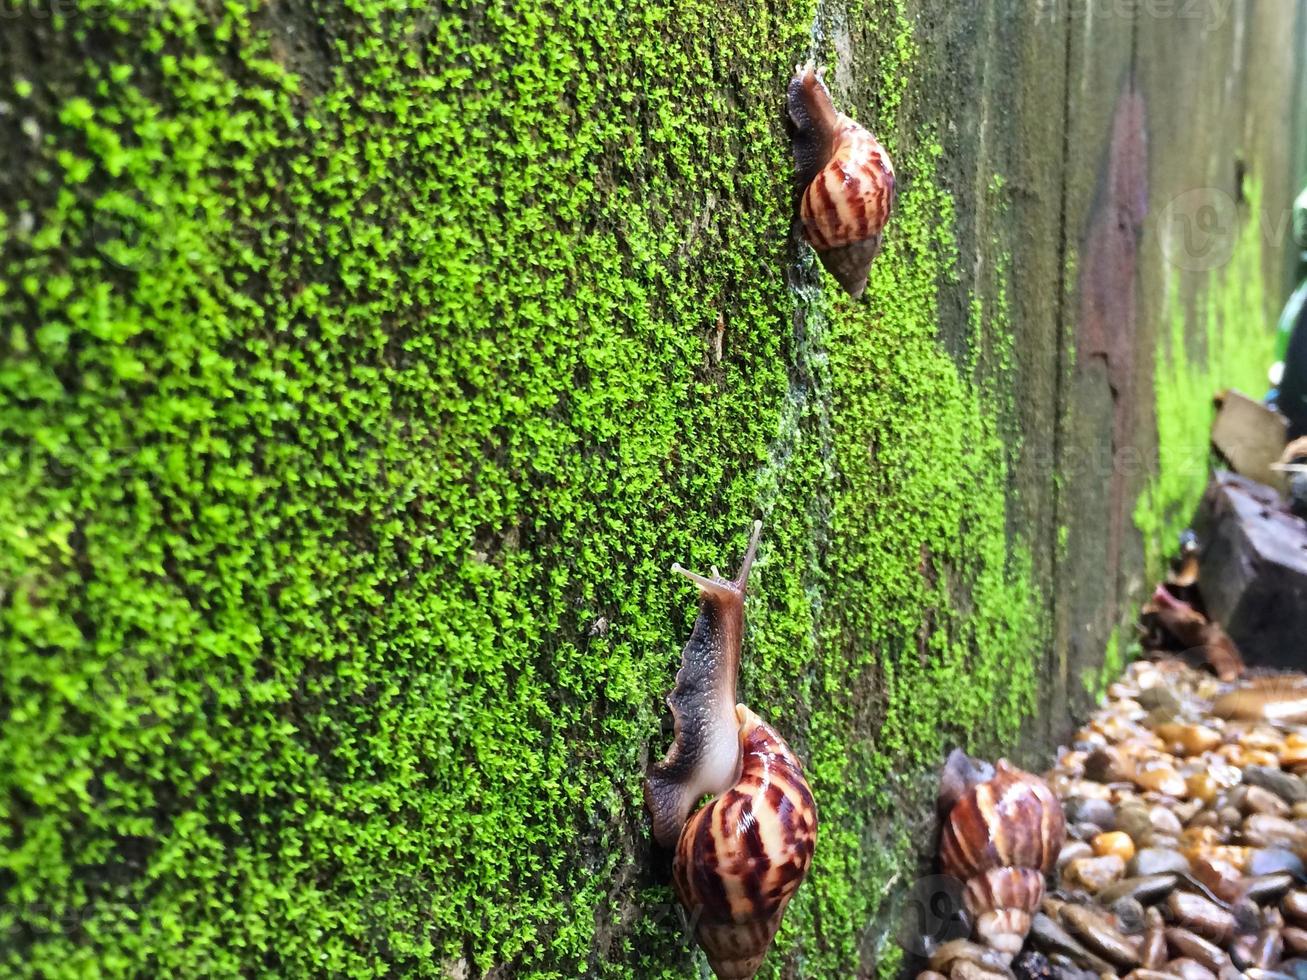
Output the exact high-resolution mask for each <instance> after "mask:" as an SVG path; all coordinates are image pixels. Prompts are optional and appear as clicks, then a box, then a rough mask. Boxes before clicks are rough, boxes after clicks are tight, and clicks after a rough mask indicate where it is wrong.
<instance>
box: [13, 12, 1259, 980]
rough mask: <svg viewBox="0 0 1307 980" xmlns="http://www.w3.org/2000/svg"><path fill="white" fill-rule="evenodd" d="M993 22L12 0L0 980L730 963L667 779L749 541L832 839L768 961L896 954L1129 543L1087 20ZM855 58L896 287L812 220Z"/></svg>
mask: <svg viewBox="0 0 1307 980" xmlns="http://www.w3.org/2000/svg"><path fill="white" fill-rule="evenodd" d="M965 6H966V5H954V4H948V3H944V2H943V0H940V2H923V3H908V2H906V0H868V2H865V3H849V4H842V3H823V4H820V5H819V4H815V3H812V4H805V5H800V6H797V7H796V6H786V5H775V6H765V5H757V4H746V3H740V4H718V3H710V2H697V0H688V2H677V3H664V4H658V3H653V4H648V3H643V4H639V5H633V6H632V5H613V4H607V3H600V4H588V3H587V2H585V0H568V2H566V3H558V4H552V3H551V4H537V3H530V4H493V3H492V4H483V3H463V2H454V3H448V4H443V5H438V6H435V7H431V8H419V7H415V6H414V5H411V4H404V3H384V2H375V0H356V2H352V3H349V4H344V5H340V6H332V7H330V8H323V9H318V8H317V7H315V6H311V5H309V4H304V3H295V2H283V3H278V4H271V5H265V4H258V3H246V2H244V0H231V2H228V3H225V4H217V3H182V2H178V3H172V4H169V5H167V6H166V8H162V7H160V6H159V5H154V4H147V3H117V2H113V3H110V2H107V0H100V2H97V0H90V2H88V3H81V4H75V3H72V2H71V0H70V2H69V3H67V4H59V5H57V6H54V7H38V6H36V5H35V4H34V3H33V4H32V5H31V6H28V7H24V8H21V9H17V8H15V9H14V10H13V11H12V13H13V16H11V17H9V18H8V19H7V20H6V21H5V23H4V25H3V33H0V137H2V138H0V268H2V273H0V350H3V358H0V433H2V434H3V438H2V439H0V529H2V533H3V547H0V719H3V727H2V728H0V759H3V760H4V763H3V764H0V892H3V898H0V936H3V937H4V940H5V941H4V942H2V943H0V972H3V973H4V974H6V975H13V976H31V977H36V976H42V977H45V976H92V975H108V976H141V975H157V976H228V975H236V974H249V975H269V976H350V977H362V976H383V975H425V976H448V977H481V976H494V977H509V976H512V977H533V978H546V977H558V978H563V977H575V976H597V977H598V976H602V977H639V978H653V977H678V976H685V975H687V974H690V973H692V972H693V971H694V970H697V969H698V970H701V969H702V968H703V964H702V957H701V955H700V954H698V953H696V952H694V951H693V950H692V948H691V946H689V945H688V944H687V943H686V940H685V937H684V934H683V929H682V926H681V923H680V920H679V918H678V915H677V912H676V910H675V906H674V904H673V903H672V898H671V893H670V889H669V888H668V887H667V880H666V866H665V859H662V858H660V857H659V856H658V855H657V854H655V853H653V852H652V850H651V847H650V843H649V840H648V822H647V818H646V816H645V814H644V812H643V808H642V805H641V797H640V782H641V776H642V772H643V770H644V768H645V766H646V765H647V763H648V762H649V760H650V759H651V758H656V757H658V756H660V755H661V754H662V752H663V751H664V750H665V748H666V745H667V741H668V737H669V736H668V732H667V722H668V719H667V717H666V716H667V712H666V709H665V706H664V704H663V701H662V699H663V697H664V696H665V694H666V693H667V691H668V689H669V687H670V685H671V682H672V677H673V674H674V672H675V668H676V664H677V661H678V657H679V651H680V647H681V645H682V643H683V642H684V639H685V637H686V636H687V635H688V632H689V628H690V624H691V622H692V620H693V617H694V614H695V598H694V595H693V593H692V590H690V589H688V588H686V587H685V585H684V583H682V582H680V581H679V580H677V579H675V578H673V577H672V576H671V575H670V574H669V573H668V567H669V566H670V564H671V562H672V561H674V560H679V561H681V562H683V563H685V564H687V565H689V566H691V567H698V568H703V567H706V566H708V565H711V564H714V563H715V564H718V565H721V566H723V567H731V566H733V565H734V563H735V562H736V561H737V560H738V556H739V554H740V552H741V550H742V548H743V544H744V538H745V533H746V529H747V527H748V525H749V523H750V522H751V521H752V520H753V519H754V518H755V517H761V518H762V519H763V520H764V522H765V531H764V540H763V547H762V552H761V559H760V563H759V566H758V567H757V570H756V571H755V579H754V581H753V582H752V583H751V590H750V599H749V607H748V626H747V637H746V642H745V659H744V666H743V677H742V695H743V698H744V699H745V700H747V701H748V702H749V703H750V705H751V706H752V707H753V708H754V709H755V710H757V711H759V712H760V713H761V714H762V715H763V716H764V717H766V718H768V719H770V720H771V721H772V722H773V723H774V724H776V725H777V727H778V728H780V729H781V731H782V732H783V733H784V734H785V735H786V736H787V738H789V740H790V741H791V743H792V744H793V746H794V747H795V748H796V749H797V750H798V752H799V753H800V754H801V756H802V757H803V758H804V760H805V762H806V764H807V766H808V769H809V774H810V778H811V782H812V786H813V790H814V793H815V795H816V798H817V800H818V804H819V808H820V814H821V831H820V841H819V845H818V849H817V855H816V861H815V865H814V868H813V872H812V875H811V878H810V880H809V882H808V883H807V884H806V885H805V886H804V888H803V889H802V890H801V891H800V893H799V897H798V898H797V900H796V902H795V903H794V905H793V906H792V907H791V910H790V912H789V913H788V915H787V918H786V921H785V925H784V928H783V930H782V933H781V935H780V937H779V938H778V940H777V944H776V947H775V950H774V952H773V954H772V955H771V957H770V958H769V961H768V964H767V966H766V967H765V969H764V975H765V976H769V977H770V976H782V975H783V976H790V977H836V976H850V975H858V976H869V975H873V974H875V973H877V972H879V973H881V974H883V975H889V974H891V973H893V972H894V971H895V970H896V969H897V967H898V965H899V963H900V962H901V958H902V957H901V953H899V952H898V950H897V948H896V947H895V946H894V945H893V943H892V941H890V940H887V938H886V937H887V932H888V930H889V928H890V926H891V925H892V921H893V916H894V912H895V908H896V905H897V903H898V902H899V900H900V899H901V898H902V895H903V893H904V892H905V890H906V886H907V884H908V883H909V882H910V881H911V879H912V877H913V875H914V874H915V870H916V868H917V866H918V864H917V862H918V860H919V858H920V856H921V854H922V853H923V845H925V844H926V842H927V840H928V839H929V833H930V829H929V817H928V814H929V809H930V807H929V802H930V797H931V795H932V793H933V788H932V775H931V773H932V770H933V769H934V767H935V766H936V765H937V763H938V761H939V760H940V759H941V758H942V755H943V751H944V749H945V748H946V747H947V746H949V745H952V744H957V743H960V744H964V745H966V746H968V747H971V748H974V749H976V750H979V751H994V750H997V749H998V748H999V747H1000V746H1006V747H1008V748H1011V747H1012V746H1013V745H1014V742H1015V740H1017V739H1018V738H1020V739H1021V742H1020V745H1021V748H1019V749H1018V752H1019V753H1020V754H1022V755H1028V756H1029V757H1031V758H1035V757H1036V756H1035V753H1036V750H1037V746H1038V745H1039V744H1040V743H1041V741H1042V740H1044V739H1046V738H1047V736H1048V735H1049V733H1051V732H1056V731H1061V730H1063V729H1064V728H1065V727H1066V726H1067V725H1069V724H1070V717H1069V715H1068V714H1067V711H1066V705H1067V704H1069V703H1070V702H1071V701H1073V700H1074V699H1075V698H1077V697H1083V692H1082V691H1081V690H1080V687H1079V683H1078V681H1077V680H1075V678H1077V677H1079V671H1078V670H1071V669H1069V667H1068V654H1067V653H1066V650H1065V644H1064V643H1063V642H1062V641H1061V640H1060V639H1059V637H1060V636H1061V632H1062V629H1063V625H1064V622H1065V618H1064V617H1063V616H1061V614H1060V613H1059V605H1058V603H1059V600H1058V598H1057V595H1056V594H1055V593H1054V592H1053V590H1050V589H1049V588H1047V583H1049V582H1053V581H1056V580H1058V578H1057V576H1058V569H1059V568H1060V567H1062V565H1063V564H1065V561H1064V559H1065V557H1066V556H1065V553H1064V551H1062V550H1059V544H1060V543H1062V542H1065V540H1066V533H1065V532H1063V533H1060V534H1059V533H1058V532H1059V529H1062V528H1068V529H1070V530H1071V531H1072V532H1075V533H1080V532H1083V533H1085V534H1089V535H1093V534H1094V533H1096V532H1095V530H1094V528H1093V527H1092V526H1089V522H1087V521H1084V520H1083V519H1082V518H1081V517H1080V516H1079V515H1077V514H1075V513H1074V512H1071V513H1068V512H1067V510H1066V509H1065V508H1064V507H1060V506H1059V502H1058V501H1059V496H1058V495H1059V486H1060V483H1059V480H1058V478H1057V474H1058V470H1059V462H1058V438H1057V433H1058V432H1059V431H1060V429H1061V427H1062V425H1063V422H1062V416H1063V405H1064V403H1065V400H1064V399H1062V398H1061V396H1060V394H1059V392H1060V391H1061V387H1062V384H1063V379H1064V378H1065V377H1067V376H1068V375H1069V373H1070V372H1072V371H1074V370H1075V368H1074V366H1073V365H1069V364H1067V363H1066V351H1067V349H1068V345H1067V342H1066V338H1067V337H1068V336H1069V334H1070V332H1071V331H1072V330H1073V329H1074V322H1073V312H1072V311H1073V305H1071V304H1067V303H1065V302H1064V297H1065V296H1068V295H1072V294H1074V291H1075V284H1074V281H1073V280H1072V277H1070V276H1068V272H1067V270H1068V269H1071V268H1073V261H1072V260H1073V256H1074V251H1075V243H1076V241H1077V240H1078V239H1079V236H1080V235H1081V234H1082V229H1081V228H1080V226H1079V224H1078V223H1077V222H1076V221H1075V220H1073V218H1069V217H1068V210H1067V208H1066V207H1065V201H1064V197H1066V193H1065V191H1064V187H1065V186H1066V184H1067V174H1070V173H1072V172H1074V173H1076V174H1083V173H1089V172H1096V170H1097V168H1098V167H1099V165H1100V161H1099V160H1098V159H1097V156H1096V155H1095V154H1086V155H1085V159H1084V160H1081V159H1080V158H1079V156H1069V155H1065V152H1066V145H1065V144H1066V141H1065V139H1064V136H1065V133H1066V132H1067V130H1068V126H1069V119H1070V115H1069V109H1068V107H1069V106H1070V105H1071V104H1072V89H1073V86H1072V84H1071V82H1070V81H1069V78H1070V68H1069V65H1070V64H1071V62H1070V61H1069V60H1068V55H1069V52H1070V49H1071V41H1070V39H1072V38H1075V37H1080V36H1081V35H1086V36H1087V31H1088V27H1087V26H1086V24H1085V22H1084V21H1083V20H1082V19H1080V18H1078V17H1077V16H1075V11H1074V10H1058V9H1055V8H1054V7H1050V6H1048V5H1042V4H1041V5H1036V6H1037V7H1039V9H1038V10H1033V9H1030V8H1029V7H1028V6H1027V5H1022V4H1018V3H1009V4H993V5H988V6H987V7H985V8H984V9H979V8H978V9H975V10H971V9H960V8H961V7H965ZM1195 43H1199V42H1195ZM1201 43H1206V42H1205V41H1204V42H1201ZM809 56H816V57H818V58H820V59H821V60H823V61H825V62H826V63H828V64H830V65H831V66H832V69H831V78H832V83H833V87H834V89H835V92H836V96H837V99H838V100H839V101H840V104H841V105H842V107H844V108H845V109H846V111H849V112H851V113H852V114H853V115H855V116H857V117H858V118H860V119H862V120H864V121H866V122H868V123H869V124H871V125H872V126H873V127H874V128H875V129H876V130H877V132H878V133H879V135H880V136H881V137H882V139H883V140H884V141H885V143H886V145H887V146H888V148H889V150H890V152H891V154H892V155H893V156H894V159H895V161H896V165H897V169H898V172H899V175H900V182H901V183H900V198H899V206H898V211H897V213H896V215H895V217H894V219H893V223H892V224H891V226H890V230H889V233H888V235H887V241H886V247H885V251H884V252H883V254H882V255H881V257H880V258H879V259H878V260H877V263H876V266H875V268H874V270H873V276H872V281H871V284H870V287H869V289H868V294H867V296H866V297H865V298H864V300H863V301H862V302H860V303H853V302H851V301H849V300H847V299H846V298H844V297H842V296H841V295H839V294H838V293H836V292H835V291H833V290H832V289H831V283H830V280H829V279H827V278H826V277H825V276H824V274H823V273H822V272H821V271H820V269H819V267H818V266H817V265H816V263H815V261H814V258H813V255H812V253H811V252H810V251H809V250H808V249H807V248H806V246H801V245H800V244H799V243H798V242H797V241H796V240H795V238H794V236H793V232H792V228H791V216H792V212H791V208H792V189H791V187H790V186H789V179H788V178H789V171H790V160H789V156H788V146H787V143H786V139H785V131H784V127H783V124H782V117H781V103H782V96H783V91H784V86H785V83H786V81H787V79H788V77H789V74H790V72H791V70H792V68H793V65H794V63H795V62H796V61H799V60H803V59H805V58H807V57H809ZM1101 138H1103V139H1105V138H1106V137H1105V136H1103V137H1101ZM1091 157H1092V159H1091ZM1276 193H1278V191H1276ZM1269 194H1270V192H1269V191H1268V196H1269ZM1091 422H1092V420H1091ZM1098 422H1099V423H1103V420H1102V419H1099V420H1098ZM1105 424H1109V425H1110V419H1108V420H1107V422H1106V423H1105ZM1082 525H1084V526H1082ZM1097 533H1100V534H1101V533H1102V529H1099V530H1098V532H1097ZM1105 639H1106V636H1105V635H1102V636H1101V637H1100V645H1099V647H1098V649H1097V650H1095V651H1091V652H1090V653H1088V654H1086V655H1084V657H1083V663H1082V665H1088V664H1096V663H1097V662H1098V660H1099V659H1101V656H1102V646H1101V643H1102V642H1103V641H1105ZM1072 659H1073V660H1074V657H1073V658H1072ZM1037 706H1042V711H1040V712H1037V711H1036V709H1037Z"/></svg>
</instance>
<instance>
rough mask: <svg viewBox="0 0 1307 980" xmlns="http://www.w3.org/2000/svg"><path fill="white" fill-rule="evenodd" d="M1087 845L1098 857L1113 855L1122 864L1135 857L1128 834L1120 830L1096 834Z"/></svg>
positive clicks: (1132, 843) (1133, 845)
mask: <svg viewBox="0 0 1307 980" xmlns="http://www.w3.org/2000/svg"><path fill="white" fill-rule="evenodd" d="M1089 845H1090V847H1092V848H1093V849H1094V853H1095V854H1097V855H1098V856H1099V857H1104V856H1106V855H1108V854H1115V855H1116V856H1117V857H1119V858H1120V859H1121V860H1122V861H1123V862H1128V861H1129V860H1130V859H1131V858H1132V857H1134V856H1135V842H1134V841H1133V840H1131V839H1130V835H1129V834H1127V833H1124V832H1122V831H1120V830H1113V831H1109V832H1108V833H1104V834H1098V835H1097V836H1096V837H1094V839H1093V840H1091V841H1090V842H1089Z"/></svg>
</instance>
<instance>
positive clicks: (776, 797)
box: [645, 521, 817, 980]
mask: <svg viewBox="0 0 1307 980" xmlns="http://www.w3.org/2000/svg"><path fill="white" fill-rule="evenodd" d="M761 533H762V522H761V521H757V522H755V523H754V525H753V536H752V538H751V540H750V542H749V548H748V551H747V552H746V553H745V556H744V561H743V563H742V564H741V567H740V572H739V574H738V575H737V576H736V577H735V578H734V579H731V580H728V579H724V578H722V577H721V576H720V575H719V574H718V573H717V570H716V569H715V568H714V569H713V573H712V576H711V577H705V576H702V575H696V574H694V573H693V572H689V571H687V570H686V569H684V568H682V567H681V566H680V565H673V566H672V570H673V571H675V572H677V573H678V574H681V575H684V576H686V577H687V578H688V579H690V580H691V581H692V582H694V583H695V584H696V585H697V586H698V587H699V591H700V595H701V603H700V607H699V615H698V618H697V619H696V620H695V623H694V630H693V631H692V633H691V634H690V640H689V642H688V643H686V645H685V649H684V651H683V652H682V654H681V669H680V671H679V672H678V673H677V675H676V688H675V690H673V691H672V693H671V694H670V695H669V696H668V698H667V704H668V706H669V707H670V708H671V709H672V717H673V720H674V722H675V741H674V743H673V744H672V747H671V748H670V749H669V750H668V752H667V755H666V757H665V758H664V759H663V760H662V761H661V762H658V763H655V764H654V765H653V766H652V767H651V768H650V771H649V774H648V777H647V778H646V780H645V804H646V806H647V807H648V808H649V812H650V815H651V817H652V820H653V835H654V839H655V840H656V841H657V842H658V843H659V844H660V845H661V846H663V847H664V848H666V849H669V850H673V851H674V857H673V861H672V884H673V887H674V888H675V891H676V895H677V898H678V899H679V900H680V902H681V904H682V905H683V906H684V907H685V910H686V912H687V913H688V915H689V917H690V921H691V922H693V923H694V926H695V937H696V938H697V939H698V941H699V945H700V946H701V947H702V948H703V950H704V952H705V953H706V954H707V956H708V963H709V965H710V966H711V967H712V969H713V972H714V973H715V974H716V975H717V976H718V977H719V978H721V980H748V978H751V977H753V975H754V974H755V973H757V971H758V968H759V966H761V964H762V960H763V957H764V956H766V954H767V949H768V948H769V947H770V946H771V941H772V938H773V937H774V936H775V935H776V930H777V929H778V928H779V926H780V923H781V917H782V916H783V915H784V913H785V907H786V905H788V904H789V901H790V899H791V898H793V897H794V893H795V892H796V891H797V890H798V888H799V885H800V884H802V882H803V879H804V877H805V876H806V875H807V873H808V868H809V866H810V865H811V863H812V854H813V850H814V848H815V847H816V843H817V809H816V804H815V803H814V802H813V798H812V792H811V791H810V790H809V789H808V784H807V782H806V780H805V779H804V776H803V767H802V765H801V764H800V762H799V760H798V758H797V757H796V756H795V754H794V752H793V751H792V750H791V749H790V747H789V746H788V745H786V743H785V740H784V739H783V738H781V736H780V735H779V734H778V733H777V732H776V730H775V729H774V728H772V727H771V726H770V725H768V724H767V723H766V722H764V721H763V720H762V719H761V718H759V717H758V716H757V715H756V714H755V713H754V712H753V711H751V710H750V709H749V708H748V707H746V706H745V705H743V704H737V703H736V701H735V687H736V678H737V676H738V673H739V666H740V641H741V639H742V637H743V633H744V594H745V587H746V584H747V582H748V578H749V569H750V567H751V566H752V564H753V559H754V556H755V555H756V554H757V550H758V539H759V536H760V535H761ZM705 794H713V796H714V798H713V799H712V800H711V801H709V802H708V803H707V804H705V805H704V806H703V807H702V808H701V809H700V810H699V811H698V812H697V813H695V814H694V815H693V816H692V817H691V816H690V809H691V808H692V807H693V806H694V804H695V802H696V801H697V800H698V799H699V798H700V797H701V796H703V795H705Z"/></svg>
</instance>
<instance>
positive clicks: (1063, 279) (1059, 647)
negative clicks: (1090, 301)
mask: <svg viewBox="0 0 1307 980" xmlns="http://www.w3.org/2000/svg"><path fill="white" fill-rule="evenodd" d="M1074 23H1075V20H1074V18H1072V17H1067V18H1066V39H1065V42H1064V44H1063V56H1062V163H1061V171H1060V172H1061V175H1062V195H1061V197H1062V200H1061V202H1060V204H1059V211H1060V213H1059V215H1058V254H1057V310H1056V314H1055V317H1056V319H1055V321H1054V322H1055V323H1056V326H1057V345H1056V349H1055V351H1054V355H1053V356H1054V360H1055V362H1056V363H1055V368H1054V376H1053V404H1054V410H1055V411H1056V413H1057V414H1056V419H1055V421H1054V424H1053V476H1054V479H1053V548H1052V550H1053V561H1052V566H1051V571H1052V581H1053V583H1054V588H1052V589H1050V590H1049V593H1048V616H1049V623H1050V625H1051V628H1052V630H1053V643H1052V644H1050V649H1051V650H1052V652H1053V660H1052V662H1051V663H1050V664H1049V668H1050V669H1051V670H1052V671H1054V672H1056V670H1057V660H1058V658H1059V655H1060V654H1061V653H1065V652H1066V651H1065V650H1064V648H1063V644H1064V643H1066V642H1068V641H1069V637H1067V636H1060V635H1059V634H1060V633H1061V632H1062V631H1061V630H1060V628H1059V618H1058V613H1059V609H1058V591H1059V590H1058V588H1057V586H1058V585H1060V584H1061V577H1062V547H1061V544H1060V541H1061V528H1062V520H1063V513H1064V511H1065V506H1066V501H1065V500H1064V493H1065V490H1064V489H1063V487H1062V485H1061V482H1060V481H1059V480H1057V479H1056V477H1057V474H1058V472H1060V470H1061V467H1062V452H1063V446H1064V443H1065V435H1066V424H1067V412H1068V410H1069V406H1068V405H1067V392H1066V371H1067V344H1068V343H1069V342H1070V338H1071V329H1072V325H1071V324H1070V323H1069V322H1068V320H1067V302H1066V299H1067V290H1068V288H1069V286H1070V284H1069V283H1068V282H1067V276H1066V263H1067V250H1068V248H1069V236H1070V229H1069V228H1068V218H1067V211H1068V208H1069V198H1070V194H1071V188H1070V181H1069V180H1068V177H1067V175H1068V173H1069V169H1070V161H1071V89H1072V79H1071V48H1072V32H1073V30H1074ZM1058 680H1059V678H1057V677H1053V678H1050V681H1051V682H1052V683H1051V684H1050V687H1051V688H1052V689H1053V690H1057V689H1058V686H1057V682H1058ZM1064 694H1065V696H1066V697H1068V698H1069V697H1070V692H1069V691H1067V692H1064ZM1053 716H1054V713H1053V712H1049V716H1048V725H1049V727H1050V733H1051V728H1052V726H1053V724H1054V722H1053ZM1052 734H1055V733H1052Z"/></svg>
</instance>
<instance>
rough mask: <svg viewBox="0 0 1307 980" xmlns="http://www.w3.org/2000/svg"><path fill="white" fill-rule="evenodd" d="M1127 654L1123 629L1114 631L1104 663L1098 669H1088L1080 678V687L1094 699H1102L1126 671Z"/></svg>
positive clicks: (1104, 655) (1105, 652)
mask: <svg viewBox="0 0 1307 980" xmlns="http://www.w3.org/2000/svg"><path fill="white" fill-rule="evenodd" d="M1127 659H1128V658H1127V657H1126V653H1125V651H1124V650H1122V649H1121V628H1120V627H1117V628H1116V629H1114V630H1112V635H1111V636H1109V637H1108V638H1107V647H1106V648H1105V650H1104V652H1103V663H1102V665H1101V666H1099V667H1098V668H1097V669H1093V668H1087V669H1086V670H1085V671H1084V673H1083V674H1081V677H1080V685H1081V687H1083V688H1084V689H1085V690H1086V691H1088V692H1089V693H1090V694H1091V695H1093V697H1095V698H1101V697H1103V696H1104V695H1105V694H1106V693H1107V687H1108V685H1109V684H1111V683H1112V682H1113V681H1115V680H1116V679H1117V678H1118V677H1120V676H1121V671H1122V670H1124V669H1125V665H1126V662H1127Z"/></svg>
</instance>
